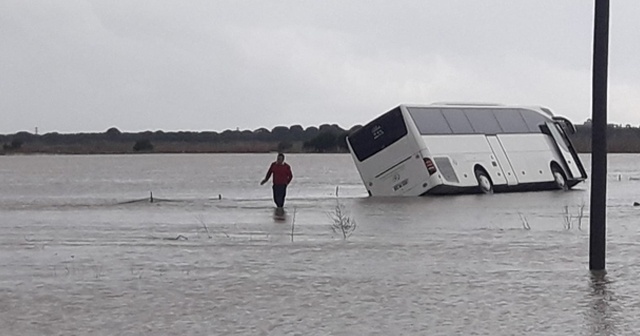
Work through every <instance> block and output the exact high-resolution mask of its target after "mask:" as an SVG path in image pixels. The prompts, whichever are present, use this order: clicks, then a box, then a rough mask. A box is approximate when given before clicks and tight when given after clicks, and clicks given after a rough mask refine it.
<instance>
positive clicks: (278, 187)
mask: <svg viewBox="0 0 640 336" xmlns="http://www.w3.org/2000/svg"><path fill="white" fill-rule="evenodd" d="M285 196H287V185H286V184H274V185H273V201H274V202H275V203H276V206H277V207H278V208H282V207H284V198H285Z"/></svg>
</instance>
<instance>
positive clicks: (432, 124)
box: [407, 107, 452, 135]
mask: <svg viewBox="0 0 640 336" xmlns="http://www.w3.org/2000/svg"><path fill="white" fill-rule="evenodd" d="M407 110H409V114H410V115H411V118H413V122H415V123H416V126H417V127H418V131H419V132H420V134H422V135H428V134H451V133H452V132H451V128H449V124H447V121H446V120H445V119H444V116H443V115H442V112H440V109H437V108H424V107H410V108H407Z"/></svg>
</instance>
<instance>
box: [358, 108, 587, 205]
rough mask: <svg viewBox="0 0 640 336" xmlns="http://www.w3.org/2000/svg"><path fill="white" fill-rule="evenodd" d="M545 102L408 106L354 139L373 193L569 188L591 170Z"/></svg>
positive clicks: (563, 123) (375, 122) (571, 128)
mask: <svg viewBox="0 0 640 336" xmlns="http://www.w3.org/2000/svg"><path fill="white" fill-rule="evenodd" d="M565 129H566V131H569V132H575V128H574V126H573V124H571V122H569V121H568V120H567V119H565V118H562V117H557V116H554V115H553V114H552V113H551V111H550V110H548V109H546V108H544V107H523V106H504V105H488V104H444V103H442V104H432V105H404V104H403V105H400V106H398V107H396V108H394V109H392V110H391V111H389V112H386V113H384V114H383V115H381V116H379V117H378V118H376V119H375V120H373V121H371V122H370V123H368V124H366V125H365V126H363V127H362V128H360V129H358V130H356V131H354V132H352V133H351V134H350V135H349V136H348V137H347V145H348V147H349V151H350V152H351V155H352V157H353V160H354V162H355V165H356V167H357V169H358V172H359V173H360V177H361V178H362V182H363V183H364V185H365V187H366V188H367V190H368V192H369V195H372V196H419V195H426V194H450V193H465V192H468V193H476V192H477V193H493V192H494V191H496V192H502V191H525V190H545V189H564V190H567V189H569V188H571V187H573V186H575V185H576V184H577V183H579V182H581V181H584V180H585V179H586V178H587V174H586V172H585V170H584V167H583V165H582V162H580V159H579V157H578V154H577V153H576V151H575V149H574V148H573V145H572V144H571V141H570V140H569V138H568V137H567V134H566V133H565Z"/></svg>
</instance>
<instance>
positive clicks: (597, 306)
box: [586, 271, 617, 336]
mask: <svg viewBox="0 0 640 336" xmlns="http://www.w3.org/2000/svg"><path fill="white" fill-rule="evenodd" d="M589 280H590V281H589V289H590V291H589V293H588V296H587V298H586V302H587V311H586V320H587V321H586V322H587V328H588V334H589V335H598V336H604V335H617V328H616V325H615V318H614V314H613V313H614V309H613V307H612V304H613V302H614V301H615V299H614V293H613V292H612V291H611V284H612V281H611V280H610V279H609V278H608V277H607V272H606V271H591V276H590V279H589Z"/></svg>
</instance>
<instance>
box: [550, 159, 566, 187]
mask: <svg viewBox="0 0 640 336" xmlns="http://www.w3.org/2000/svg"><path fill="white" fill-rule="evenodd" d="M551 174H552V175H553V182H554V183H555V184H556V187H557V188H558V189H562V190H564V191H567V190H569V184H567V178H566V177H565V176H566V175H565V174H564V172H563V171H562V168H560V167H558V166H557V165H552V166H551Z"/></svg>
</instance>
